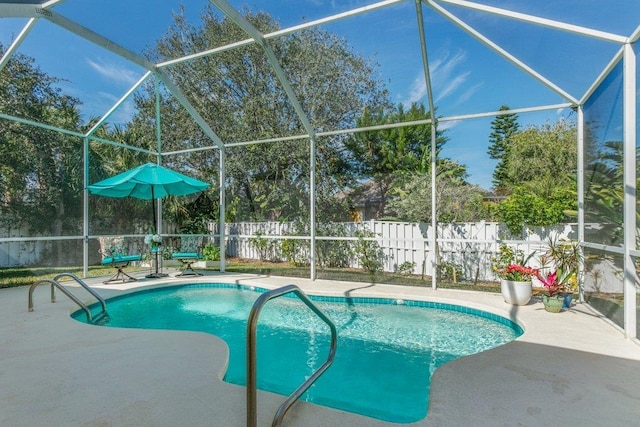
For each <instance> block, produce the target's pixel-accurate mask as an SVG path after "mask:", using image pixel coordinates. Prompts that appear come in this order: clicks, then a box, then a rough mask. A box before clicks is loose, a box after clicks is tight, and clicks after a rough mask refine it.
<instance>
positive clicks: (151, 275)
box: [144, 273, 168, 279]
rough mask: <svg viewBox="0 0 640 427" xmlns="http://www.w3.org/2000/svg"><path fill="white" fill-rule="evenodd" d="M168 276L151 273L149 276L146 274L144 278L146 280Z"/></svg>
mask: <svg viewBox="0 0 640 427" xmlns="http://www.w3.org/2000/svg"><path fill="white" fill-rule="evenodd" d="M167 276H168V274H165V273H151V274H147V275H146V276H144V277H146V278H147V279H160V278H162V277H167Z"/></svg>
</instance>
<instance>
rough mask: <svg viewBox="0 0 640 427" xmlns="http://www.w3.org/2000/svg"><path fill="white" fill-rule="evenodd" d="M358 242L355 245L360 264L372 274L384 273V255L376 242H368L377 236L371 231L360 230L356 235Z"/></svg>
mask: <svg viewBox="0 0 640 427" xmlns="http://www.w3.org/2000/svg"><path fill="white" fill-rule="evenodd" d="M355 235H356V237H357V238H358V240H357V241H356V242H355V245H354V253H355V256H356V259H357V260H358V264H360V266H361V267H362V268H363V269H364V270H365V271H367V272H369V273H370V274H374V273H377V272H379V271H382V268H383V267H384V266H383V260H384V253H383V252H382V248H380V245H379V244H378V242H376V241H375V240H368V239H369V238H372V237H375V236H376V234H375V233H374V232H372V231H369V230H358V231H356V233H355Z"/></svg>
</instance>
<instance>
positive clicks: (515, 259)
mask: <svg viewBox="0 0 640 427" xmlns="http://www.w3.org/2000/svg"><path fill="white" fill-rule="evenodd" d="M534 253H535V252H534ZM534 253H531V254H529V256H527V257H526V258H525V256H524V252H523V251H521V250H513V249H512V248H511V247H509V246H507V245H500V248H499V251H498V254H497V255H496V256H495V257H494V258H492V259H491V261H492V263H493V271H494V272H495V273H496V274H497V275H498V277H499V278H500V292H501V293H502V298H504V302H506V303H507V304H512V305H526V304H528V303H529V301H530V300H531V294H532V287H533V285H532V283H531V279H532V278H533V277H534V276H537V275H538V273H539V271H538V270H537V269H535V268H531V267H527V265H526V264H527V262H529V260H530V259H531V257H532V256H533V255H534Z"/></svg>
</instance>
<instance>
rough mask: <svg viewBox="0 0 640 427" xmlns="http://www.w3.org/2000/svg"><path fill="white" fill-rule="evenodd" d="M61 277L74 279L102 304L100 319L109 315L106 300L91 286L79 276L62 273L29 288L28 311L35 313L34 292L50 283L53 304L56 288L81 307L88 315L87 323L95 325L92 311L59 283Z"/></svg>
mask: <svg viewBox="0 0 640 427" xmlns="http://www.w3.org/2000/svg"><path fill="white" fill-rule="evenodd" d="M61 277H70V278H72V279H73V280H75V281H76V282H77V283H78V284H79V285H80V286H82V287H83V288H84V289H85V290H86V291H87V292H89V293H90V294H91V295H93V296H94V297H95V298H96V299H97V300H98V301H99V302H100V305H101V306H102V312H100V313H99V315H98V318H102V317H104V316H105V315H106V314H107V304H106V302H105V300H104V298H102V297H101V296H100V295H99V294H98V293H97V292H96V291H94V290H93V289H91V288H90V287H89V285H87V284H86V283H85V282H84V281H82V280H81V279H80V278H79V277H78V276H76V275H75V274H73V273H60V274H58V275H56V276H55V277H54V278H53V279H42V280H38V281H37V282H35V283H33V284H32V285H31V286H30V287H29V298H28V299H29V301H28V310H29V311H30V312H31V311H33V291H34V290H35V289H36V288H37V287H38V285H41V284H43V283H49V284H50V285H51V302H52V303H53V302H56V294H55V288H58V289H60V291H61V292H62V293H63V294H65V295H66V296H68V297H69V299H71V300H72V301H73V302H75V303H76V304H78V305H79V306H80V308H81V309H82V310H83V311H84V312H85V314H86V315H87V321H88V322H89V323H93V319H92V316H91V311H90V310H89V308H88V307H87V305H86V304H84V303H83V302H82V301H80V300H79V299H78V297H76V296H75V295H74V294H73V293H71V291H69V290H68V289H67V288H65V287H64V286H62V284H60V282H58V279H60V278H61Z"/></svg>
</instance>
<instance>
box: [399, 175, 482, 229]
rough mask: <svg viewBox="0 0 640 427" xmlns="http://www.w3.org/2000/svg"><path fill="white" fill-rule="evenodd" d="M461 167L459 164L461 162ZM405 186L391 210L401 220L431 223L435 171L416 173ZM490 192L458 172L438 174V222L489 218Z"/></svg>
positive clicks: (400, 189)
mask: <svg viewBox="0 0 640 427" xmlns="http://www.w3.org/2000/svg"><path fill="white" fill-rule="evenodd" d="M458 166H459V165H458ZM411 178H412V179H411V180H406V182H405V185H404V186H403V187H402V188H398V189H396V191H395V192H394V197H393V198H392V199H391V201H390V202H389V210H390V211H392V212H393V213H394V214H395V217H397V218H398V220H400V221H409V222H431V174H430V173H418V174H412V177H411ZM485 193H486V191H485V190H483V189H482V188H480V187H478V186H475V185H471V184H469V183H467V182H466V181H465V180H463V179H461V178H460V177H459V176H456V174H454V173H447V172H446V171H444V172H441V173H438V174H437V175H436V198H437V201H438V203H437V205H436V216H437V221H438V222H467V221H478V220H480V219H485V218H486V217H487V215H488V212H487V209H486V207H485V206H484V204H483V198H484V196H485Z"/></svg>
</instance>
